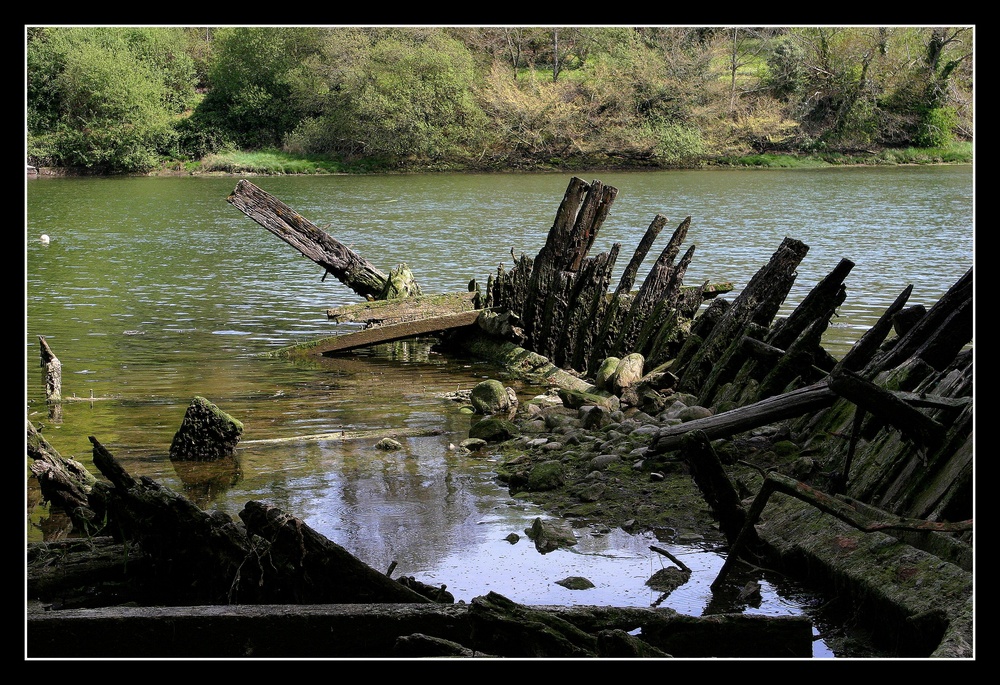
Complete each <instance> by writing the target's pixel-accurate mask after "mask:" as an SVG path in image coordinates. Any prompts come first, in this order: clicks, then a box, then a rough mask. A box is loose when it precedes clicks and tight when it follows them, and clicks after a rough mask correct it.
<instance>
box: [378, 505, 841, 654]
mask: <svg viewBox="0 0 1000 685" xmlns="http://www.w3.org/2000/svg"><path fill="white" fill-rule="evenodd" d="M504 508H506V509H507V511H501V512H500V513H497V514H495V515H491V516H486V517H484V518H483V519H481V520H480V521H479V522H478V525H479V537H478V540H477V541H476V542H475V544H473V545H470V546H469V547H466V548H464V549H461V550H453V551H452V552H451V553H449V554H448V555H446V556H445V557H444V558H442V559H439V560H436V562H435V564H433V567H430V568H425V569H405V568H400V569H397V572H396V575H397V576H399V575H413V576H415V577H417V579H418V580H421V581H423V582H425V583H428V584H430V585H436V586H440V585H442V584H444V585H447V589H448V591H449V592H451V593H452V594H453V595H454V596H455V600H456V601H466V602H468V601H470V600H472V599H473V598H475V597H478V596H481V595H485V594H487V593H489V592H496V593H499V594H501V595H503V596H504V597H507V598H508V599H511V600H513V601H515V602H519V603H522V604H530V605H554V606H618V607H650V606H654V605H655V606H659V607H663V608H670V609H673V610H674V611H676V612H678V613H680V614H685V615H689V616H702V615H704V613H705V610H706V609H707V608H708V606H709V603H710V602H711V600H712V590H711V587H710V586H711V584H712V582H713V581H714V580H715V578H716V576H717V575H718V573H719V570H720V569H721V568H722V565H723V563H724V561H725V560H724V558H723V557H722V556H720V555H719V554H717V553H716V552H713V551H707V550H704V549H701V548H699V547H696V546H677V545H666V544H664V543H662V542H658V541H657V540H656V538H655V537H654V536H653V535H652V534H649V533H646V534H639V535H631V534H629V533H626V532H624V531H622V530H621V529H615V530H612V531H608V532H606V533H594V532H593V531H591V530H589V529H586V528H584V529H576V530H575V532H576V535H577V540H578V542H577V544H576V545H574V546H572V547H568V548H561V549H557V550H555V551H552V552H549V553H547V554H541V553H540V552H539V551H538V550H537V549H536V548H535V545H534V543H533V542H532V541H531V540H530V539H529V538H528V537H527V536H526V535H525V532H524V529H525V528H528V527H529V526H530V524H531V521H532V520H534V518H535V517H536V516H538V515H539V513H538V512H537V511H536V510H534V509H533V508H530V507H527V508H513V507H509V506H507V505H503V504H501V505H498V510H502V509H504ZM542 517H543V518H545V516H544V515H542ZM510 533H516V534H517V535H519V536H520V539H519V540H518V541H517V542H516V543H513V544H512V543H510V542H508V541H507V540H506V539H505V538H506V537H507V536H508V535H509V534H510ZM650 546H656V547H660V548H662V549H666V550H667V551H669V552H670V553H671V554H673V555H674V556H675V557H677V558H678V559H680V561H681V562H683V564H684V565H685V566H687V567H688V568H689V569H691V578H690V579H689V580H688V582H687V583H685V584H684V585H682V586H680V587H678V588H677V589H675V590H674V591H673V592H671V593H669V594H668V595H667V596H666V597H663V593H661V592H659V591H658V590H654V589H653V588H651V587H649V586H648V585H646V581H647V580H648V579H649V578H650V577H651V576H652V575H653V574H654V573H656V572H657V571H658V570H660V569H661V568H665V567H669V566H674V564H673V562H671V561H670V560H669V559H667V558H666V557H664V556H663V555H661V554H659V553H657V552H654V551H653V550H651V549H650ZM570 576H582V577H584V578H586V579H588V580H589V581H590V582H592V583H593V584H594V587H593V588H589V589H586V590H570V589H568V588H565V587H563V586H562V585H559V584H558V583H557V582H556V581H560V580H562V579H564V578H567V577H570ZM760 585H761V595H762V599H761V602H760V606H759V607H752V606H748V607H745V608H744V609H743V610H742V612H743V613H747V614H762V615H768V616H801V615H802V614H803V613H804V611H803V606H802V605H800V604H797V603H796V602H795V601H794V600H791V599H788V598H785V597H782V596H780V595H779V594H778V591H777V590H776V589H775V588H774V587H773V586H772V585H771V584H770V583H767V582H766V581H762V582H761V583H760ZM815 632H816V630H815V628H814V633H815ZM813 656H814V657H815V658H831V657H833V654H832V652H830V651H829V649H828V648H827V646H826V645H825V644H824V643H823V642H822V641H821V640H816V641H815V642H814V644H813Z"/></svg>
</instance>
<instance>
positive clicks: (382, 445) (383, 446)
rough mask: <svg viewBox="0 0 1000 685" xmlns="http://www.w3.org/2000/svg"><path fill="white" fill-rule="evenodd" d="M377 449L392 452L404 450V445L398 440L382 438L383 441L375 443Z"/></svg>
mask: <svg viewBox="0 0 1000 685" xmlns="http://www.w3.org/2000/svg"><path fill="white" fill-rule="evenodd" d="M375 449H379V450H385V451H386V452H391V451H393V450H401V449H403V444H402V443H401V442H399V441H398V440H393V439H392V438H382V439H381V440H379V441H378V442H376V443H375Z"/></svg>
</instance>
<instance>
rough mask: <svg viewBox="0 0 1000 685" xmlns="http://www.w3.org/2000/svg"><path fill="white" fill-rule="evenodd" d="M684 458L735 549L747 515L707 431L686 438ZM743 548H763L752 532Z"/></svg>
mask: <svg viewBox="0 0 1000 685" xmlns="http://www.w3.org/2000/svg"><path fill="white" fill-rule="evenodd" d="M682 455H683V457H684V459H685V461H687V463H688V465H689V466H690V468H691V477H692V478H694V481H695V483H697V485H698V488H699V489H700V490H701V492H702V494H703V495H704V496H705V501H706V502H708V505H709V506H710V507H711V508H712V511H713V512H715V515H716V517H717V518H718V520H719V530H720V531H722V534H723V535H725V536H726V540H727V541H729V544H730V545H732V544H733V543H734V542H735V541H736V539H737V538H738V537H739V535H740V532H741V531H743V530H744V529H745V525H746V520H747V512H746V509H744V508H743V505H742V503H741V502H740V497H739V495H738V494H737V493H736V488H734V487H733V484H732V483H731V482H730V481H729V478H728V476H726V472H725V469H724V468H723V466H722V462H721V461H719V457H718V455H717V454H716V453H715V450H714V449H713V448H712V444H711V442H709V439H708V436H707V435H706V434H705V433H704V431H694V432H691V433H688V434H687V435H686V436H684V447H683V451H682ZM743 544H744V545H748V546H751V547H756V546H757V545H759V544H760V540H758V539H757V536H756V533H755V532H754V530H753V529H752V528H750V529H749V530H748V531H747V539H746V540H744V541H743Z"/></svg>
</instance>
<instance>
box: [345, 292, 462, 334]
mask: <svg viewBox="0 0 1000 685" xmlns="http://www.w3.org/2000/svg"><path fill="white" fill-rule="evenodd" d="M475 299H476V293H475V292H458V293H444V294H441V295H416V296H414V297H403V298H397V299H394V300H374V301H371V302H358V303H356V304H349V305H345V306H343V307H334V308H331V309H327V310H326V316H327V318H328V319H330V320H331V321H336V322H337V323H364V324H372V323H374V324H379V325H383V326H384V325H389V324H396V323H402V322H404V321H413V320H414V319H426V318H430V317H433V316H444V315H445V314H454V313H457V312H467V311H471V310H473V309H475V308H476V305H475Z"/></svg>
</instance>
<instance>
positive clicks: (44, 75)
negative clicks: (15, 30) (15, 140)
mask: <svg viewBox="0 0 1000 685" xmlns="http://www.w3.org/2000/svg"><path fill="white" fill-rule="evenodd" d="M177 35H178V34H174V33H170V32H162V33H161V32H160V31H159V30H157V29H139V28H104V29H82V28H49V29H46V30H44V31H40V32H37V33H35V34H34V35H33V36H31V37H30V38H29V43H28V64H29V75H28V81H29V88H28V112H29V114H28V122H29V138H28V141H29V148H28V154H29V157H31V158H33V159H36V160H38V161H39V162H40V163H47V164H55V165H63V166H77V167H85V168H89V169H99V170H103V171H107V172H110V173H121V172H144V171H149V170H150V169H152V168H153V167H154V166H155V165H156V163H157V160H158V158H159V155H160V154H161V152H162V151H165V150H168V149H169V148H170V147H171V146H172V145H173V143H174V141H175V134H174V131H173V127H172V117H173V116H174V115H175V114H177V113H179V112H180V111H182V110H183V108H184V107H185V106H187V104H189V103H190V102H191V101H192V100H193V97H194V80H193V66H192V63H191V61H190V59H189V58H185V56H184V54H183V52H181V53H180V54H178V55H175V54H174V53H173V49H174V46H175V42H174V41H173V40H172V38H174V37H176V36H177ZM32 144H35V146H34V147H32Z"/></svg>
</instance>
